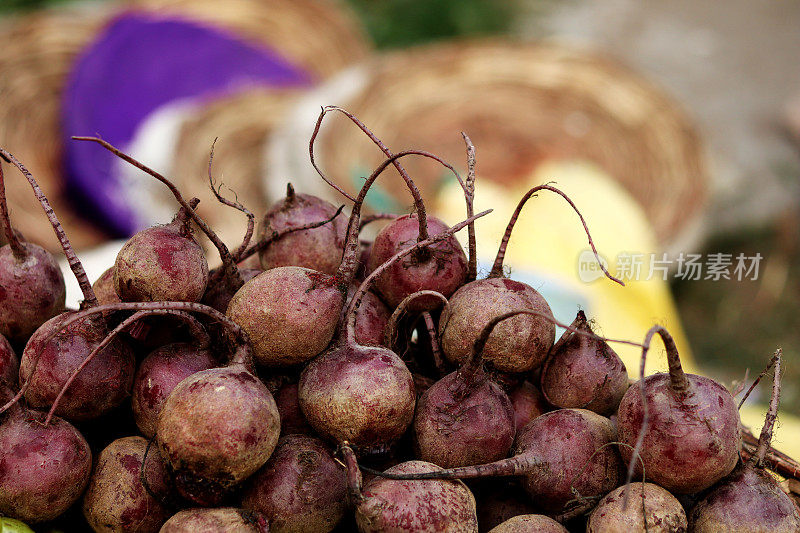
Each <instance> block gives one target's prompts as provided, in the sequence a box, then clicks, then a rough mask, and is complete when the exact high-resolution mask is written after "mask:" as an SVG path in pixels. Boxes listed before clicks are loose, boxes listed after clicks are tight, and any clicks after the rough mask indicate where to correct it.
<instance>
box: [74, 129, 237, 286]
mask: <svg viewBox="0 0 800 533" xmlns="http://www.w3.org/2000/svg"><path fill="white" fill-rule="evenodd" d="M72 139H73V140H75V141H91V142H95V143H97V144H99V145H100V146H102V147H103V148H105V149H106V150H108V151H109V152H111V153H112V154H114V155H116V156H117V157H119V158H120V159H122V160H123V161H125V162H126V163H129V164H131V165H133V166H134V167H136V168H138V169H139V170H141V171H143V172H145V173H147V174H149V175H150V176H152V177H154V178H155V179H157V180H158V181H160V182H161V183H163V184H164V185H166V186H167V188H168V189H169V190H170V192H172V195H173V196H174V197H175V200H177V202H178V203H179V204H181V207H183V208H184V209H186V211H187V212H188V213H189V216H191V217H192V220H194V222H195V223H196V224H197V226H198V227H199V228H200V229H201V230H202V231H203V233H205V234H206V236H208V239H209V240H210V241H211V242H212V243H213V244H214V246H215V247H216V248H217V251H218V252H219V257H220V259H222V264H223V268H224V270H225V274H226V276H227V279H228V280H229V281H230V282H231V283H233V284H234V285H236V286H237V287H241V286H242V285H243V284H244V281H243V280H242V275H241V273H240V272H239V269H238V268H236V262H235V261H234V260H233V256H232V255H231V253H230V251H229V250H228V247H227V246H226V245H225V243H224V242H222V240H221V239H220V238H219V236H218V235H217V234H216V233H214V231H213V230H212V229H211V227H209V225H208V224H207V223H206V221H205V220H203V219H202V218H201V217H200V215H198V214H197V212H196V211H195V210H194V209H192V208H191V207H190V206H189V204H188V203H187V202H186V200H184V198H183V195H181V193H180V191H179V190H178V188H177V187H175V185H174V184H173V183H172V182H171V181H169V180H168V179H167V178H165V177H164V176H162V175H161V174H159V173H158V172H156V171H155V170H153V169H151V168H149V167H148V166H146V165H144V164H142V163H140V162H139V161H137V160H136V159H134V158H132V157H131V156H129V155H127V154H125V153H123V152H122V151H121V150H119V149H118V148H116V147H115V146H113V145H112V144H110V143H109V142H107V141H104V140H103V139H100V138H99V137H77V136H73V137H72Z"/></svg>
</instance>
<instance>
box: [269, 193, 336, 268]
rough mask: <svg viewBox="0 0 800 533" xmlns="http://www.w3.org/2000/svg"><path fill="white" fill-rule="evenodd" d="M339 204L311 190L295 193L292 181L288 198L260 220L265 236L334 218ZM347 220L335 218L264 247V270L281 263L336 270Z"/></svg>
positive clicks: (281, 264) (283, 264)
mask: <svg viewBox="0 0 800 533" xmlns="http://www.w3.org/2000/svg"><path fill="white" fill-rule="evenodd" d="M335 213H336V207H335V206H334V205H333V204H331V203H328V202H326V201H325V200H322V199H320V198H317V197H316V196H311V195H309V194H296V193H295V192H294V189H293V188H292V186H291V185H289V186H288V188H287V191H286V198H284V199H282V200H279V201H278V202H276V203H275V204H274V205H273V206H272V207H270V208H269V210H268V211H267V213H266V214H265V215H264V218H263V219H262V221H261V228H260V229H259V237H261V238H262V239H264V238H266V237H268V236H270V235H272V234H273V233H277V232H280V231H282V230H285V229H287V228H290V227H293V226H298V225H301V224H307V223H309V222H314V221H317V220H321V219H327V218H331V217H332V216H333V215H334V214H335ZM346 237H347V223H346V222H345V221H344V219H342V218H334V220H333V221H332V222H330V223H329V224H325V225H323V226H320V227H318V228H314V229H307V230H302V231H298V232H295V233H292V234H291V235H286V236H285V237H283V238H282V239H280V240H278V241H276V242H273V243H272V244H271V245H270V246H268V247H266V248H265V249H263V250H262V251H261V252H260V254H259V257H260V260H261V267H262V268H263V269H264V270H268V269H270V268H275V267H279V266H301V267H306V268H310V269H312V270H316V271H319V272H325V273H326V274H335V273H336V270H337V269H338V268H339V263H340V262H341V260H342V252H343V251H344V241H345V239H346Z"/></svg>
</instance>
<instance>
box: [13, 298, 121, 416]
mask: <svg viewBox="0 0 800 533" xmlns="http://www.w3.org/2000/svg"><path fill="white" fill-rule="evenodd" d="M78 316H81V315H79V312H77V313H76V312H69V313H62V314H60V315H58V316H56V317H54V318H51V319H50V320H48V321H47V322H45V323H44V324H43V325H42V326H41V327H40V328H39V329H38V330H36V333H34V334H33V336H32V337H31V338H30V340H29V341H28V344H27V345H26V346H25V350H24V351H23V352H22V357H21V361H20V369H19V378H20V383H24V384H25V393H24V394H25V399H26V400H27V401H28V403H29V404H30V405H31V406H33V407H37V408H49V407H50V406H51V405H53V404H54V403H55V402H56V398H57V397H58V395H59V393H60V391H61V390H62V388H63V387H64V386H65V384H66V383H67V381H68V380H70V379H71V375H72V374H73V373H74V372H75V371H76V369H78V368H79V367H80V366H81V365H82V363H83V362H84V360H85V359H86V358H87V355H88V354H90V353H91V352H92V351H93V350H94V348H96V347H97V346H98V345H99V344H100V343H101V342H102V341H103V339H104V338H105V337H106V334H107V331H106V327H105V325H104V323H103V319H102V318H101V317H94V316H87V317H85V318H82V319H80V320H74V321H71V322H69V324H68V325H66V324H67V323H68V321H69V320H70V319H71V318H73V317H75V318H77V317H78ZM65 325H66V326H65ZM134 372H135V359H134V355H133V351H132V350H131V349H130V347H129V346H128V345H127V344H125V343H124V342H123V341H122V340H121V339H118V338H115V339H114V340H113V341H112V342H110V343H108V344H107V345H106V346H105V347H104V348H103V349H102V350H101V351H100V352H99V353H97V355H96V356H95V357H94V358H93V359H92V360H91V361H90V362H89V363H88V364H86V366H85V368H83V370H82V371H81V373H80V374H78V375H77V377H76V378H74V381H73V382H72V383H71V385H70V386H69V389H68V390H67V391H66V393H65V394H64V395H63V397H62V398H61V399H60V401H59V403H58V407H57V409H56V410H55V414H57V415H59V416H62V417H64V418H67V419H69V420H90V419H92V418H97V417H98V416H100V415H102V414H105V413H107V412H109V411H110V410H111V409H113V408H115V407H117V406H118V405H120V404H121V403H122V401H123V400H124V399H125V398H127V397H128V395H129V394H130V391H131V387H132V386H133V376H134Z"/></svg>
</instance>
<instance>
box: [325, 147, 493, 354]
mask: <svg viewBox="0 0 800 533" xmlns="http://www.w3.org/2000/svg"><path fill="white" fill-rule="evenodd" d="M402 155H405V154H404V153H402V152H401V153H399V154H396V155H394V156H392V157H393V158H394V157H400V156H402ZM390 159H391V158H390ZM387 161H389V160H387ZM382 166H383V168H386V164H385V163H384V165H382ZM379 168H380V167H379ZM375 177H377V176H375ZM371 178H372V180H373V181H374V177H371ZM369 183H371V182H368V183H367V184H365V187H367V186H368V184H369ZM363 192H364V189H362V193H363ZM359 199H362V198H361V195H359ZM357 207H358V203H356V204H355V205H354V206H353V210H354V211H355V210H356V208H357ZM491 212H492V210H491V209H487V210H486V211H483V212H481V213H478V214H477V215H475V216H473V217H471V218H468V219H466V220H464V221H463V222H459V223H458V224H456V225H455V226H452V227H451V228H449V229H448V230H446V231H444V232H442V233H440V234H438V235H435V236H433V237H430V238H429V239H426V240H424V241H418V242H417V243H416V244H414V245H413V246H410V247H408V248H406V249H404V250H400V251H399V252H397V253H396V254H394V255H393V256H392V257H391V258H389V259H388V260H387V261H386V262H385V263H383V264H382V265H380V266H379V267H378V268H376V269H375V270H373V271H372V272H371V273H370V275H369V276H367V277H366V279H365V280H364V281H363V282H362V283H361V285H360V286H359V287H358V290H357V291H356V293H355V295H353V299H352V301H351V302H350V308H349V309H348V310H347V315H346V316H347V344H348V346H356V341H355V334H356V310H357V309H358V308H359V306H360V305H361V300H362V299H363V298H364V295H365V294H366V293H367V291H368V290H369V287H370V286H371V285H372V283H373V281H374V280H375V279H376V278H377V277H378V276H380V275H381V274H382V273H383V272H384V271H385V270H386V269H388V268H389V267H390V266H391V265H393V264H394V263H396V262H397V261H399V260H400V259H402V258H404V257H405V256H407V255H409V254H412V253H414V252H416V251H417V250H419V249H421V248H423V247H425V246H430V245H431V244H434V243H437V242H439V241H443V240H445V239H447V238H449V237H450V236H451V235H453V234H454V233H456V232H457V231H460V230H462V229H464V227H465V226H467V225H468V224H469V223H470V222H471V221H473V220H475V219H478V218H480V217H482V216H484V215H488V214H489V213H491ZM356 244H358V242H356ZM348 246H350V241H348ZM343 264H344V261H343ZM340 270H341V267H340ZM348 281H349V280H348Z"/></svg>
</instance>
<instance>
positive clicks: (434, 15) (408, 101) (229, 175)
mask: <svg viewBox="0 0 800 533" xmlns="http://www.w3.org/2000/svg"><path fill="white" fill-rule="evenodd" d="M798 27H800V2H798V1H785V2H773V3H767V4H759V5H758V6H757V7H756V6H755V5H754V4H753V3H752V2H747V1H745V0H731V1H729V2H724V3H721V2H704V1H700V2H698V1H696V0H695V1H689V0H670V1H668V2H636V1H633V0H610V1H606V2H589V1H583V0H540V1H535V0H513V1H512V0H502V1H489V0H427V1H409V0H383V1H380V2H375V1H369V0H348V1H346V2H344V1H343V2H333V1H328V0H326V1H313V0H297V1H293V0H231V1H228V2H224V3H220V2H216V1H212V0H195V1H192V0H129V1H122V0H108V1H93V2H86V1H70V0H3V1H2V2H0V50H2V53H0V145H2V146H4V147H5V148H7V149H8V150H9V151H11V152H12V153H14V154H15V155H16V156H17V157H18V158H19V159H21V160H22V161H23V162H25V163H26V164H27V166H28V167H29V168H30V169H31V171H32V172H33V173H34V175H35V176H36V177H37V178H38V179H39V180H40V182H41V184H42V186H43V188H44V189H45V191H46V193H47V194H48V195H49V196H50V199H51V200H52V202H53V204H54V206H55V208H56V211H57V213H58V214H59V216H60V218H61V219H62V221H63V222H64V224H65V226H66V228H67V232H68V234H69V236H70V238H71V239H72V240H73V243H74V244H75V245H76V247H77V248H78V250H79V254H80V255H81V257H86V258H87V269H88V270H89V271H90V276H91V275H92V273H93V275H94V276H97V275H99V274H100V273H101V272H102V271H103V270H105V268H107V267H108V266H110V264H111V263H112V262H113V253H112V251H113V250H115V249H116V248H114V246H116V245H114V244H111V245H109V244H108V243H109V242H112V243H113V242H116V239H120V238H122V237H124V236H126V235H129V234H131V233H132V232H134V231H136V230H137V229H140V228H142V227H145V226H147V225H151V224H155V223H163V222H166V221H168V220H169V219H170V218H171V216H172V213H174V211H175V204H174V203H172V202H171V200H170V198H169V197H168V195H167V194H166V191H165V190H162V189H161V186H160V185H158V184H156V183H155V182H153V181H152V180H150V179H149V178H147V177H146V176H144V175H143V174H142V173H140V172H137V171H133V170H132V169H131V168H127V167H125V166H124V165H123V164H121V163H120V162H119V161H116V160H114V159H113V158H112V157H111V156H110V155H109V154H107V153H105V152H103V151H102V149H101V148H99V147H98V146H96V145H93V144H90V143H76V142H73V141H70V140H69V137H70V136H71V135H93V134H99V135H101V136H102V137H104V138H105V139H107V140H109V141H110V142H112V143H114V144H116V145H117V146H119V147H120V148H121V149H123V150H125V151H128V152H130V153H132V154H133V155H134V156H135V157H137V158H138V159H140V160H142V161H143V162H145V163H146V164H148V165H151V166H153V167H154V168H156V169H158V170H159V171H162V172H164V173H166V174H167V175H169V176H170V177H172V178H174V179H175V181H176V182H177V184H178V185H179V187H180V188H181V190H182V191H183V192H184V195H185V196H187V197H188V196H193V195H194V196H198V197H200V198H201V204H200V205H201V214H203V215H204V216H206V217H207V218H208V219H209V220H210V221H211V223H212V225H213V226H214V227H215V228H217V229H218V230H219V232H220V233H221V235H222V236H223V238H224V239H225V240H226V241H227V242H229V243H233V244H236V243H237V239H240V238H241V234H242V232H243V228H244V221H243V220H242V219H240V218H239V217H237V216H236V215H237V214H236V213H235V212H231V211H229V210H224V209H222V208H220V206H218V205H217V204H216V203H215V202H214V200H213V197H212V196H211V194H210V192H209V191H208V183H207V178H206V166H207V163H208V155H209V150H210V147H211V143H212V141H213V140H214V139H215V138H219V140H218V141H217V145H216V152H215V160H214V169H215V174H217V176H218V178H222V179H223V180H224V183H225V184H226V185H227V186H228V187H230V188H231V189H232V190H234V191H236V193H237V194H238V195H239V197H240V198H241V199H244V200H245V203H246V205H247V206H248V207H249V208H250V209H252V210H253V211H254V212H256V213H257V214H258V213H263V212H264V210H265V209H266V208H267V206H268V205H270V203H272V202H274V201H275V200H277V199H278V198H280V197H281V196H283V194H284V191H285V184H286V182H287V181H292V182H293V183H294V184H295V186H296V187H297V188H298V189H299V190H304V191H305V192H315V193H317V194H322V195H326V196H327V197H329V198H330V199H331V201H335V202H341V200H340V199H339V198H337V197H336V196H334V195H333V194H332V193H331V191H330V190H328V189H326V188H324V187H322V182H321V181H320V180H319V178H317V177H316V174H315V173H314V171H313V169H312V168H311V166H310V163H309V161H308V139H309V136H310V134H311V130H312V128H313V125H314V121H315V119H316V117H317V114H318V113H319V106H320V105H327V104H336V105H341V106H343V107H345V108H347V109H348V110H350V111H352V112H353V113H355V114H356V115H357V116H358V117H360V118H361V120H362V121H364V122H365V123H366V124H367V126H369V127H370V128H372V129H373V130H374V131H375V133H376V134H377V135H378V136H379V137H380V138H381V139H382V140H383V141H384V142H385V143H386V144H387V145H388V146H389V147H390V148H392V149H393V150H395V151H399V150H401V149H406V148H419V149H424V150H428V151H432V152H435V153H437V154H440V155H442V156H443V157H444V158H445V159H447V160H448V161H451V162H452V163H453V164H454V165H455V166H456V168H458V169H459V171H461V172H465V171H466V156H465V148H464V144H463V141H462V139H461V136H460V135H459V132H460V131H465V132H466V133H468V134H469V135H470V137H471V138H472V140H473V142H474V143H475V146H476V148H477V169H478V170H477V173H478V185H477V199H476V204H477V205H476V210H480V209H484V208H488V207H492V208H494V209H495V211H496V212H495V213H494V214H493V215H492V217H491V219H490V218H487V219H485V221H484V222H482V223H481V224H480V225H479V228H478V238H479V247H480V256H481V261H482V265H483V267H484V268H485V269H486V270H487V271H488V268H487V265H488V264H490V262H491V260H492V258H493V256H494V253H495V252H496V247H497V243H498V241H499V236H500V234H501V232H502V230H503V228H504V227H505V224H506V221H507V220H508V216H509V214H510V213H511V211H512V210H513V208H514V206H515V204H516V202H517V201H518V199H519V198H520V197H521V196H522V194H524V192H525V191H526V190H527V189H529V188H530V187H532V186H534V185H536V184H539V183H544V182H550V181H553V182H555V184H556V186H558V187H560V188H562V189H563V190H564V191H566V192H567V193H568V194H570V196H571V197H572V198H573V199H574V200H575V202H576V204H577V205H578V206H579V207H580V208H581V210H582V212H583V214H584V216H585V217H586V219H587V222H588V224H589V227H590V229H591V231H592V234H593V237H594V240H595V243H596V244H597V246H598V248H599V250H600V252H601V254H602V255H603V257H604V258H605V259H606V260H607V261H608V263H609V268H610V270H611V271H612V273H614V272H617V273H622V274H625V273H628V274H629V277H628V278H626V282H627V287H625V288H622V287H617V286H615V285H613V284H612V283H610V282H608V281H607V280H602V279H587V278H586V277H585V276H583V275H582V273H583V274H585V273H586V271H584V270H583V269H584V267H585V266H586V258H585V254H582V253H581V252H583V251H585V250H586V248H587V245H586V240H585V235H584V234H583V232H582V229H581V227H580V224H579V222H578V220H577V218H576V217H575V215H574V213H573V212H572V211H570V210H569V209H568V206H566V204H563V203H559V202H560V200H558V199H557V198H549V197H545V196H543V195H542V196H541V198H536V199H532V200H531V203H530V205H529V206H528V208H527V209H526V211H525V214H524V216H523V218H522V219H521V220H520V222H519V225H520V228H519V229H518V231H517V234H515V238H514V239H512V241H511V246H510V250H509V255H508V265H509V266H510V268H511V272H512V276H513V277H516V278H517V279H522V280H524V281H528V282H531V283H532V284H534V286H535V287H536V288H537V289H539V290H541V292H542V293H543V294H544V295H545V296H546V297H547V298H548V301H550V302H551V304H552V306H553V308H554V311H555V312H556V315H557V316H558V318H560V319H561V320H564V321H566V322H570V321H571V319H572V318H573V317H574V314H575V311H576V310H577V308H578V307H581V308H584V309H587V314H589V315H590V316H592V317H594V318H595V319H596V321H597V325H598V330H599V331H600V332H601V333H603V334H605V335H608V336H610V337H617V338H629V339H636V340H638V339H640V338H641V337H642V336H643V334H644V332H645V331H646V330H647V329H648V327H649V326H650V325H652V324H653V323H654V322H660V323H663V324H665V325H667V327H668V328H669V329H671V330H672V331H674V332H675V334H676V336H677V338H678V341H679V346H680V347H681V349H682V352H683V354H684V356H685V357H686V358H687V361H686V366H687V367H689V368H690V369H691V370H693V371H700V370H701V371H702V372H704V373H708V374H710V375H712V376H714V377H716V378H717V379H719V380H721V381H722V382H724V383H725V384H727V385H729V386H732V387H733V386H735V384H736V383H737V382H741V380H742V379H743V378H744V376H745V372H746V370H747V369H750V374H751V375H755V374H757V373H758V372H759V371H760V370H761V368H763V366H764V365H765V364H766V362H767V361H768V359H769V356H770V355H771V353H772V352H773V351H774V349H775V348H777V347H779V346H780V347H783V349H784V353H785V355H786V358H785V380H784V386H783V393H782V394H783V396H782V408H783V410H784V411H786V412H788V413H794V414H796V415H800V355H798V354H800V327H799V326H800V323H799V322H798V319H797V316H798V315H800V284H798V283H797V281H796V280H795V281H792V280H794V279H795V278H794V275H798V276H800V253H798V233H799V232H800V229H799V228H800V224H799V222H800V213H799V209H800V207H798V206H800V180H798V177H800V159H799V158H798V155H800V64H798V62H797V50H800V32H798V31H797V28H798ZM326 121H327V122H326V123H325V124H324V126H323V129H322V132H321V134H320V138H319V140H318V154H319V158H320V162H321V164H322V166H323V167H324V168H326V169H327V170H328V171H329V173H330V175H332V176H334V177H335V179H336V180H337V181H339V183H340V184H341V185H342V186H343V187H345V188H346V189H350V190H352V189H353V188H355V187H358V184H359V180H360V178H361V176H363V175H365V173H366V172H368V171H369V169H370V168H371V167H373V166H375V165H376V164H377V163H378V162H380V160H381V154H380V152H378V151H377V150H376V149H375V147H374V146H373V145H372V144H371V143H370V142H369V141H368V139H366V138H365V137H364V136H363V135H362V134H361V133H360V132H358V130H357V129H355V128H354V127H352V125H351V124H349V123H348V122H347V121H346V120H344V119H343V118H342V117H339V116H335V117H331V118H330V119H326ZM407 168H408V169H409V170H410V171H412V176H414V178H415V180H418V181H419V184H420V188H421V189H422V191H423V195H424V196H425V198H426V200H427V201H428V205H429V206H430V209H431V210H432V211H433V212H435V213H439V214H440V216H441V217H442V218H444V219H445V220H447V221H448V222H451V223H452V222H457V221H458V220H460V219H462V218H464V204H463V200H462V199H461V196H460V194H461V193H460V189H458V188H457V187H456V186H455V185H454V184H455V182H454V180H453V179H452V178H451V177H449V176H448V174H447V173H446V172H444V171H443V170H442V168H441V167H437V166H436V165H434V164H432V163H430V162H427V161H411V160H409V161H408V164H407ZM8 174H11V173H10V172H9V173H8ZM6 181H7V187H8V196H9V201H10V205H11V209H12V220H13V221H14V223H15V225H16V226H17V227H18V228H19V229H20V230H21V231H22V232H23V234H24V235H25V236H26V237H27V238H28V239H29V240H31V241H34V242H39V243H42V244H44V245H46V246H48V247H50V248H51V249H52V248H55V247H56V246H57V243H56V241H55V240H54V238H53V234H52V230H51V229H50V227H49V225H48V224H47V222H46V219H45V218H44V215H43V214H42V213H41V210H40V208H39V207H38V204H35V203H34V201H33V200H34V199H33V196H32V195H31V194H30V190H29V189H28V188H27V184H26V183H25V182H24V181H22V180H18V179H16V178H14V177H12V176H10V175H9V176H8V177H7V178H6ZM397 183H398V180H397V179H392V178H384V180H383V182H382V183H381V185H380V187H379V188H377V189H376V190H375V191H373V192H371V193H370V201H369V206H368V207H369V208H370V209H372V210H374V211H385V210H395V211H398V212H402V211H404V210H407V209H408V206H409V205H410V203H411V202H410V199H409V198H408V196H407V193H405V192H404V191H403V189H402V187H400V186H398V185H397ZM102 246H106V247H105V248H103V247H102ZM98 247H101V248H99V251H98ZM110 250H111V251H110ZM109 254H111V255H110V256H109ZM663 254H667V255H666V256H664V255H663ZM689 254H695V255H699V256H700V262H701V263H703V264H704V267H705V268H706V270H703V271H702V273H701V274H699V275H698V276H697V277H698V278H699V279H687V278H691V277H693V276H692V275H687V272H686V270H685V269H684V268H681V267H682V265H683V263H681V262H680V259H679V258H686V257H688V255H689ZM715 254H716V255H715ZM719 254H722V255H719ZM639 255H641V258H642V263H641V265H640V273H639V274H637V273H636V272H635V271H634V270H630V269H628V268H627V267H626V264H627V263H626V262H625V261H627V260H628V259H630V258H631V257H639ZM739 256H742V257H744V258H751V259H752V258H758V260H757V261H756V263H757V265H756V266H757V267H758V271H757V272H754V271H753V270H750V271H749V272H748V275H746V276H743V277H742V276H739V277H742V279H737V275H736V272H735V267H736V264H737V262H736V258H737V257H739ZM109 257H110V259H109ZM652 258H656V259H658V260H660V261H661V262H660V263H659V265H660V266H661V267H663V268H661V269H656V270H655V274H654V275H650V270H651V268H654V267H655V266H656V265H655V264H651V259H652ZM726 261H727V262H726ZM754 261H755V259H754ZM710 262H714V263H715V264H716V265H717V268H718V269H719V265H722V266H724V267H725V268H724V272H725V273H726V274H727V277H728V278H730V279H726V276H724V275H714V274H713V271H710V270H708V268H709V263H710ZM751 263H752V261H751ZM750 266H752V264H751V265H750ZM648 278H649V279H648ZM706 278H711V279H706ZM714 278H719V279H714ZM619 351H620V354H621V355H622V356H623V358H624V359H625V361H626V364H627V365H628V368H629V369H634V368H637V362H636V361H637V358H638V356H639V354H638V353H637V352H636V351H635V350H633V349H631V350H630V351H626V349H625V348H624V347H621V348H620V350H619ZM663 367H664V360H663V356H662V355H661V354H656V355H654V356H653V361H652V364H651V369H656V368H663ZM767 390H768V387H765V388H764V391H767ZM765 394H766V392H764V393H762V394H761V398H760V400H761V401H763V396H764V395H765ZM755 400H756V401H758V400H759V398H758V393H756V398H755ZM754 413H755V416H754V418H753V419H754V420H757V419H758V418H760V417H761V416H763V410H761V409H759V408H754ZM797 436H800V433H798V434H797V435H795V437H797ZM791 440H792V439H791V438H789V437H788V436H787V435H783V436H779V437H778V439H777V441H776V442H777V445H778V446H780V444H781V443H787V442H789V441H791ZM795 440H796V439H795Z"/></svg>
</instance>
